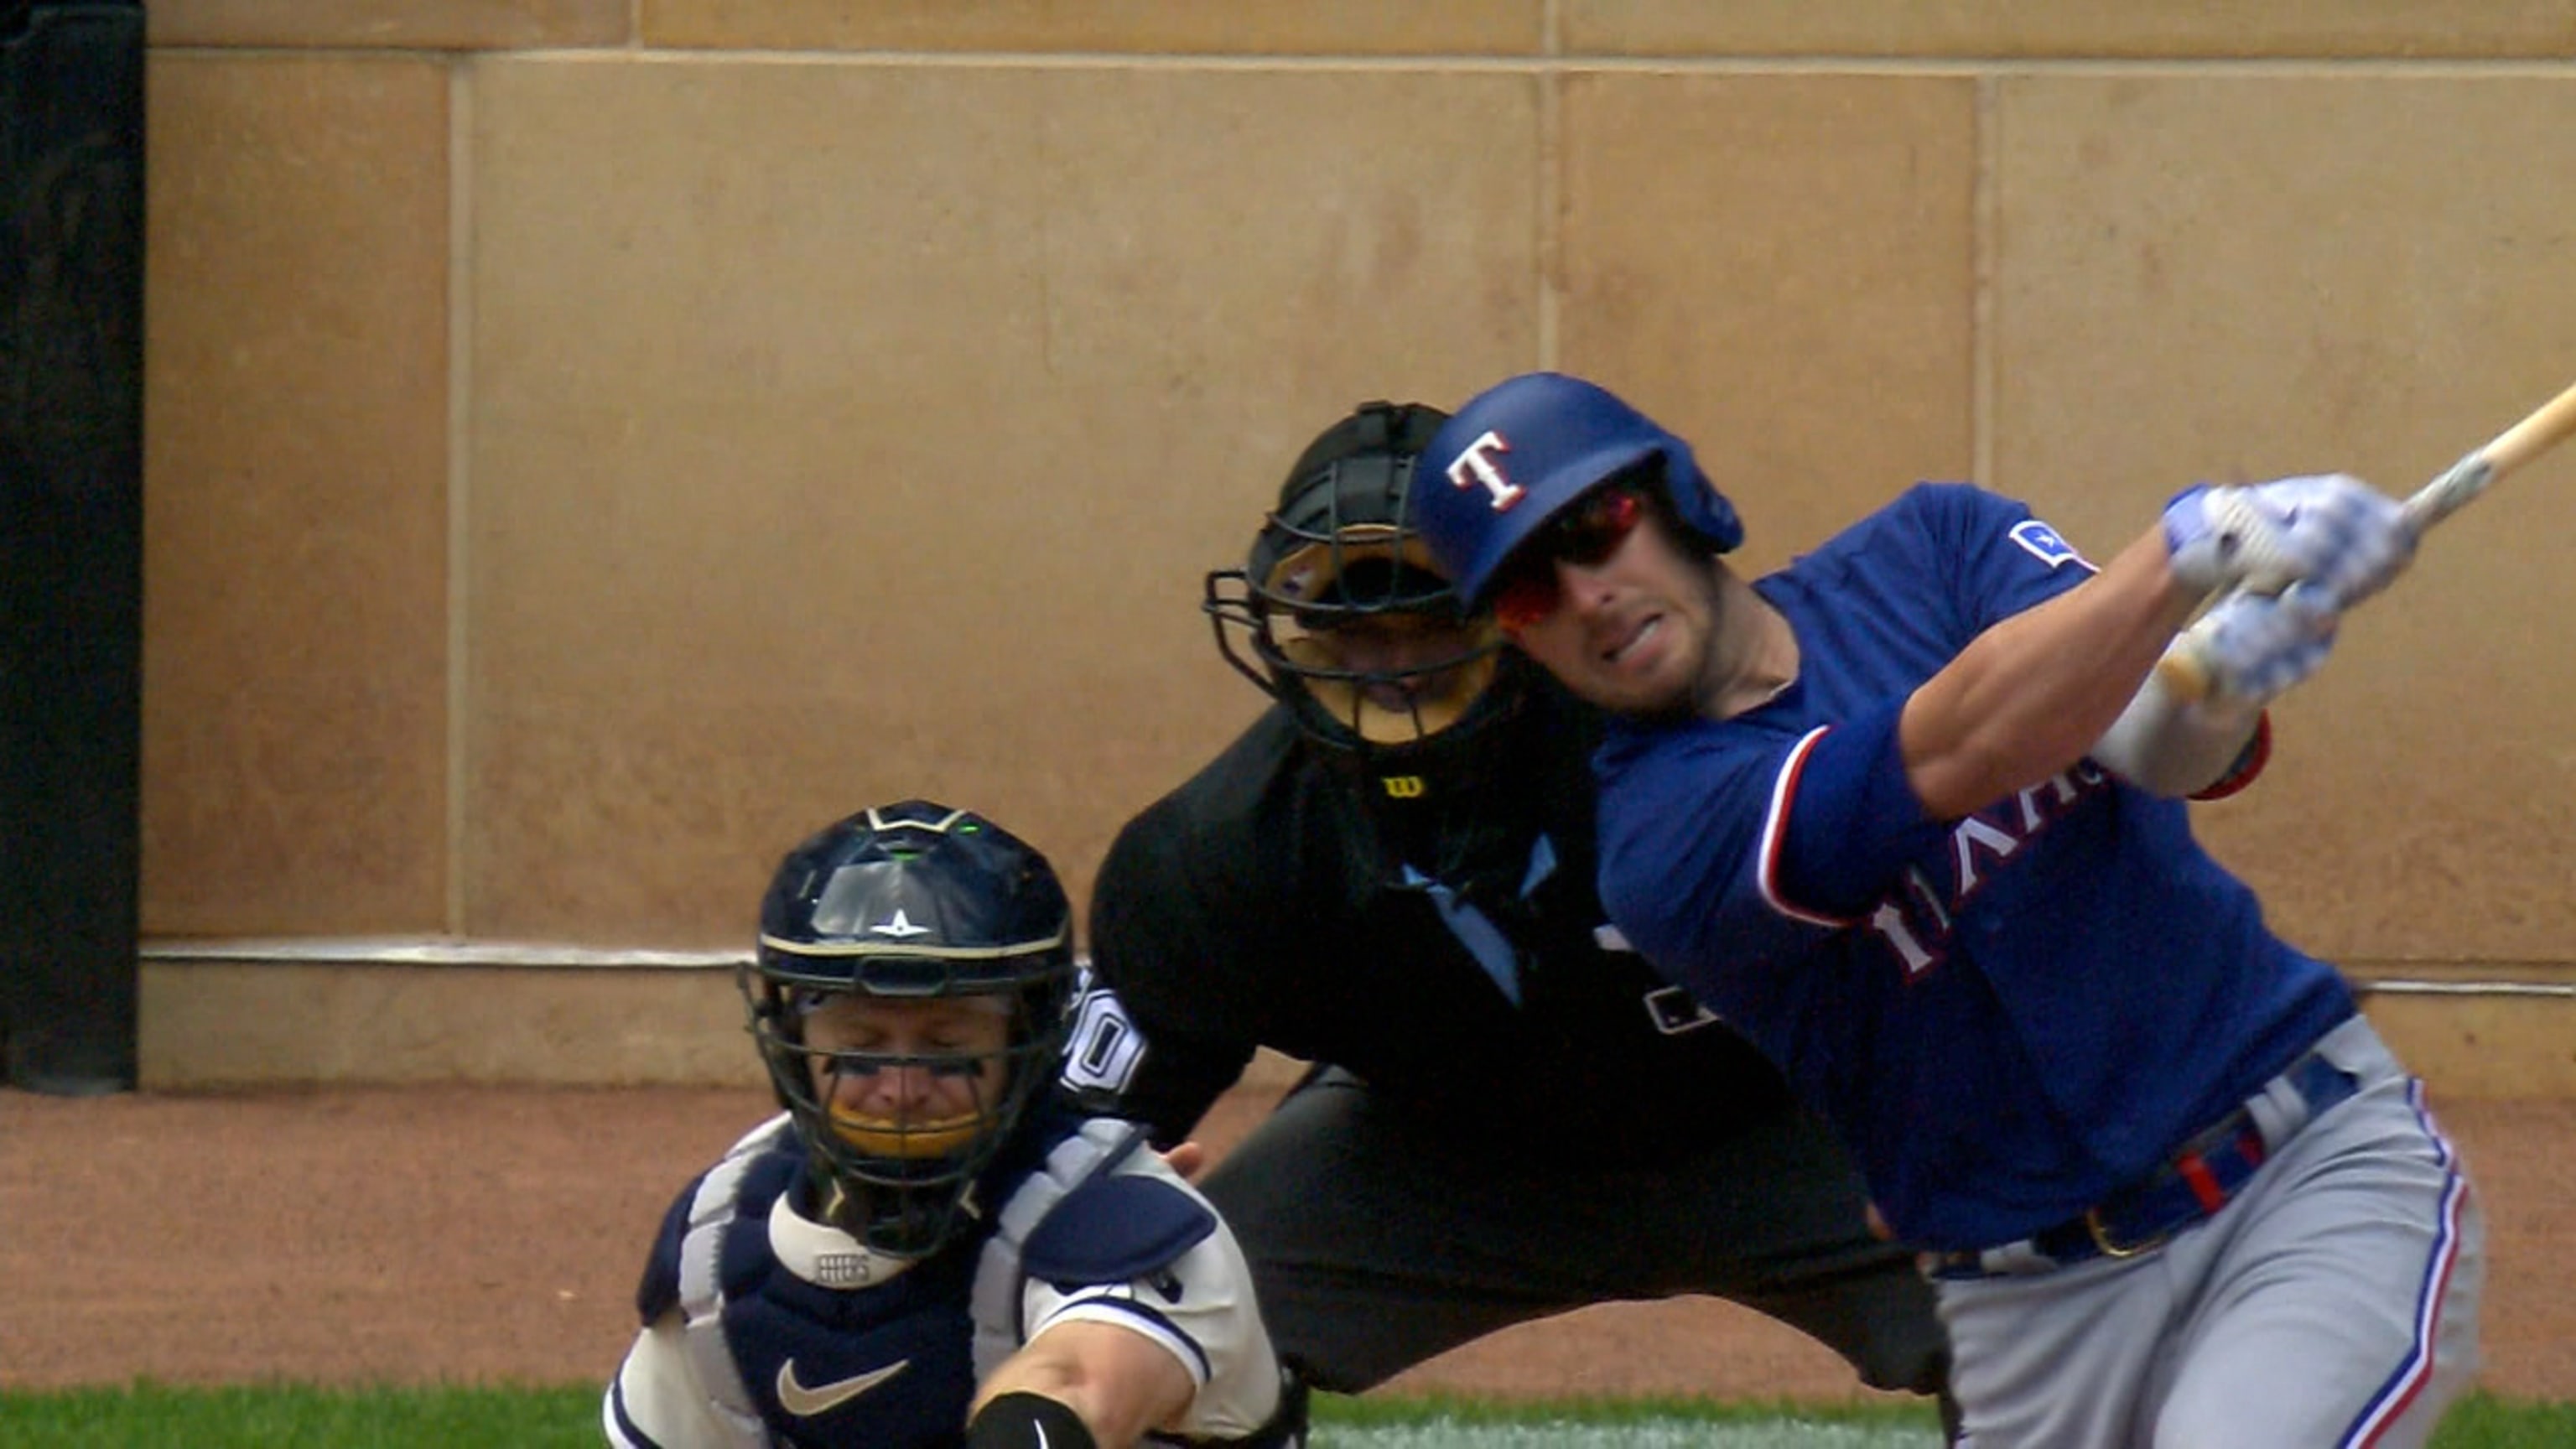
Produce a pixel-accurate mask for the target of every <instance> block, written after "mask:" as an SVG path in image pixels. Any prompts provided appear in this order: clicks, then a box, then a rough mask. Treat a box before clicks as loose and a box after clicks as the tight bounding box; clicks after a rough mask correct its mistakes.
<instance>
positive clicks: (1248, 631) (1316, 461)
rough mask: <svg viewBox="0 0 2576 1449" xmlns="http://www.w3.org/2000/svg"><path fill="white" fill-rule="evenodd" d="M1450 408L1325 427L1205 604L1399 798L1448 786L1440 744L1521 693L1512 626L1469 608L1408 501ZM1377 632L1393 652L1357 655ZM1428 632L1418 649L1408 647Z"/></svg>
mask: <svg viewBox="0 0 2576 1449" xmlns="http://www.w3.org/2000/svg"><path fill="white" fill-rule="evenodd" d="M1447 418H1448V415H1447V414H1445V413H1443V412H1441V411H1439V410H1438V409H1436V408H1430V407H1425V406H1423V405H1421V404H1419V403H1407V404H1402V405H1398V404H1395V403H1388V402H1369V403H1362V404H1361V405H1360V406H1359V407H1358V408H1357V409H1355V410H1353V411H1352V413H1351V414H1350V415H1349V416H1348V417H1345V418H1343V419H1342V420H1341V421H1340V422H1337V423H1335V424H1333V425H1332V426H1331V427H1329V428H1327V429H1325V430H1324V431H1323V432H1322V433H1321V434H1320V435H1318V436H1317V437H1316V438H1315V440H1314V441H1313V442H1312V443H1309V444H1308V445H1307V447H1306V450H1305V452H1303V453H1302V454H1300V455H1299V456H1298V459H1297V462H1296V465H1295V466H1294V467H1292V468H1290V469H1289V471H1288V478H1287V481H1286V482H1285V483H1283V484H1281V485H1280V489H1279V504H1278V507H1277V508H1275V509H1273V510H1272V511H1271V512H1270V514H1269V515H1268V516H1267V517H1265V518H1264V519H1263V521H1262V526H1261V531H1260V532H1259V533H1258V534H1257V535H1255V536H1254V538H1253V541H1252V549H1251V554H1250V556H1249V558H1248V559H1247V561H1246V562H1245V564H1244V566H1243V567H1242V568H1238V569H1218V570H1215V571H1214V572H1212V573H1210V574H1209V575H1208V576H1207V581H1206V598H1205V603H1204V605H1203V607H1204V608H1205V610H1206V612H1207V614H1208V615H1209V617H1210V620H1211V621H1212V623H1213V625H1214V627H1215V630H1216V641H1217V648H1218V650H1219V651H1220V652H1221V653H1223V654H1224V656H1225V659H1226V662H1227V663H1229V664H1232V665H1233V666H1234V667H1235V669H1236V670H1237V671H1239V672H1240V673H1242V674H1243V676H1244V677H1245V678H1247V679H1249V680H1251V681H1252V682H1253V683H1254V684H1255V685H1258V686H1259V687H1260V688H1261V689H1262V691H1263V692H1264V693H1266V694H1268V695H1270V696H1271V697H1272V698H1274V699H1277V700H1278V701H1280V703H1282V704H1284V705H1285V706H1287V708H1288V710H1289V712H1290V714H1291V715H1293V716H1294V717H1295V719H1296V720H1297V722H1298V724H1299V726H1300V727H1301V728H1302V729H1303V730H1304V731H1305V732H1306V734H1307V735H1308V736H1309V737H1311V738H1313V739H1314V740H1316V741H1317V742H1319V743H1321V744H1323V745H1326V746H1328V747H1330V748H1332V749H1335V750H1339V751H1344V752H1349V753H1354V754H1357V755H1359V756H1362V757H1364V758H1365V759H1366V760H1367V762H1368V765H1369V767H1370V768H1371V769H1372V770H1374V771H1376V772H1377V773H1378V774H1380V775H1381V776H1383V777H1385V781H1386V793H1387V794H1388V795H1389V796H1390V797H1391V798H1395V799H1400V800H1413V799H1421V798H1424V797H1425V796H1426V795H1428V794H1429V793H1432V792H1434V791H1436V790H1437V789H1438V788H1439V786H1440V785H1441V784H1442V783H1443V782H1444V776H1445V775H1447V774H1448V773H1450V772H1447V771H1444V770H1443V769H1442V765H1443V759H1442V755H1443V753H1445V752H1446V751H1447V750H1450V749H1452V748H1454V747H1455V746H1456V742H1457V741H1459V740H1461V739H1462V738H1464V737H1466V736H1468V735H1470V734H1472V733H1473V732H1474V731H1476V730H1477V729H1479V728H1481V727H1482V726H1483V725H1484V724H1485V723H1486V722H1488V721H1490V720H1491V719H1493V718H1496V717H1498V716H1499V715H1501V714H1503V713H1505V712H1507V711H1508V709H1509V707H1510V704H1511V701H1512V700H1513V699H1514V698H1515V697H1516V691H1515V690H1514V689H1513V688H1512V687H1510V684H1511V681H1510V679H1509V677H1508V676H1510V675H1511V673H1512V669H1511V666H1509V665H1508V664H1507V663H1506V661H1505V659H1504V658H1503V657H1502V655H1501V653H1500V644H1501V636H1500V635H1499V634H1497V633H1496V632H1495V630H1494V627H1493V624H1492V621H1491V620H1490V619H1488V618H1485V617H1484V616H1482V615H1480V614H1477V613H1474V612H1472V611H1470V610H1468V609H1466V608H1464V607H1463V606H1462V605H1461V604H1460V602H1459V598H1458V592H1457V590H1456V589H1455V588H1453V587H1452V586H1451V585H1450V584H1449V582H1448V580H1446V579H1444V578H1443V577H1441V576H1440V574H1439V573H1438V572H1436V571H1435V569H1434V567H1433V565H1432V562H1431V557H1430V554H1429V551H1428V550H1427V549H1426V548H1425V547H1424V544H1423V541H1422V539H1421V537H1420V536H1419V535H1418V534H1416V533H1415V531H1414V529H1413V525H1412V520H1411V518H1410V516H1409V514H1408V512H1407V507H1408V504H1407V500H1408V497H1409V493H1408V489H1407V486H1406V485H1407V482H1408V480H1409V479H1410V478H1411V476H1412V472H1413V463H1414V458H1415V456H1416V455H1417V454H1418V453H1419V452H1420V451H1421V449H1422V447H1423V445H1424V444H1425V443H1427V442H1428V441H1430V439H1431V437H1432V436H1433V434H1434V433H1436V432H1437V431H1438V430H1439V428H1440V426H1441V424H1442V423H1443V422H1445V421H1447ZM1370 630H1375V631H1379V632H1380V633H1381V634H1382V635H1383V636H1385V637H1384V638H1382V639H1381V640H1380V642H1379V643H1377V644H1376V645H1375V646H1373V647H1374V648H1375V649H1376V650H1377V652H1381V653H1385V654H1387V655H1388V656H1389V657H1387V658H1386V659H1383V660H1380V661H1376V662H1357V656H1358V654H1359V652H1360V650H1359V644H1358V641H1357V639H1356V637H1355V636H1357V635H1359V634H1361V633H1363V632H1367V631H1370ZM1415 631H1419V633H1420V637H1421V640H1422V641H1423V642H1422V643H1421V644H1418V645H1417V644H1408V643H1405V642H1403V641H1404V640H1405V639H1406V638H1407V637H1408V636H1409V635H1411V634H1412V633H1414V632H1415ZM1385 639H1393V640H1395V641H1396V642H1395V643H1393V644H1391V645H1390V644H1388V643H1386V642H1385ZM1435 745H1436V748H1435Z"/></svg>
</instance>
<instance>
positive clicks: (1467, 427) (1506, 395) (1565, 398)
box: [1412, 372, 1744, 605]
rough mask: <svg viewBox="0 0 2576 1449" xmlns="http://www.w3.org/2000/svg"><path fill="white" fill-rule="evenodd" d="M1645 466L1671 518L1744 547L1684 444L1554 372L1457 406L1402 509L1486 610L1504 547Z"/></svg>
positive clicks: (1718, 542)
mask: <svg viewBox="0 0 2576 1449" xmlns="http://www.w3.org/2000/svg"><path fill="white" fill-rule="evenodd" d="M1642 470H1651V476H1652V477H1653V478H1655V479H1659V480H1660V488H1661V491H1662V493H1663V496H1664V498H1665V501H1666V502H1667V503H1668V504H1669V505H1670V512H1671V516H1672V517H1673V519H1675V520H1676V521H1678V522H1679V523H1680V524H1681V526H1682V528H1683V529H1684V531H1685V532H1687V533H1688V534H1690V535H1691V536H1692V538H1693V539H1694V540H1695V541H1697V542H1698V543H1699V544H1701V545H1702V546H1704V547H1706V548H1709V549H1711V550H1713V551H1715V552H1718V553H1724V552H1726V551H1727V550H1728V549H1731V548H1733V547H1735V546H1736V545H1737V544H1739V543H1742V542H1743V541H1744V525H1743V524H1742V523H1741V522H1740V521H1739V520H1738V519H1737V518H1736V516H1735V506H1734V505H1733V504H1731V503H1729V502H1727V501H1726V497H1725V495H1724V494H1721V493H1719V492H1718V491H1717V487H1716V485H1715V484H1713V483H1711V482H1709V480H1708V477H1707V475H1706V474H1704V473H1702V472H1701V471H1700V469H1699V464H1698V462H1697V461H1695V460H1694V459H1693V458H1692V457H1691V450H1690V445H1689V444H1688V443H1685V442H1683V441H1682V440H1681V439H1680V438H1678V437H1675V436H1674V435H1673V434H1671V433H1669V432H1666V431H1665V430H1664V429H1663V428H1661V427H1659V426H1657V425H1656V424H1655V422H1654V421H1653V420H1651V419H1649V418H1648V417H1647V416H1646V415H1645V414H1643V413H1641V412H1639V411H1637V410H1636V409H1635V408H1633V407H1630V406H1629V405H1628V404H1627V403H1625V402H1623V401H1621V400H1620V399H1619V398H1618V397H1617V396H1615V395H1613V394H1612V393H1611V392H1610V391H1609V390H1608V389H1607V388H1604V387H1602V386H1600V385H1599V384H1597V383H1591V382H1586V381H1584V380H1582V379H1581V378H1575V377H1567V376H1565V375H1564V374H1562V373H1555V372H1531V373H1524V374H1522V375H1521V376H1519V377H1514V378H1509V379H1506V380H1504V381H1502V382H1499V383H1496V384H1495V385H1494V386H1492V387H1490V388H1487V389H1486V390H1485V391H1483V392H1481V393H1478V394H1477V395H1476V396H1475V397H1473V398H1470V399H1468V401H1467V404H1466V406H1464V407H1462V408H1460V409H1459V410H1458V415H1457V416H1456V417H1453V418H1451V419H1450V420H1449V421H1448V422H1447V423H1446V424H1444V425H1442V427H1441V429H1440V431H1439V433H1438V435H1436V436H1435V437H1433V438H1432V439H1431V442H1430V444H1429V445H1428V446H1427V447H1425V448H1424V449H1423V453H1422V466H1421V467H1419V468H1417V469H1415V473H1414V483H1413V497H1412V506H1413V513H1414V516H1415V519H1416V521H1417V523H1418V524H1419V526H1420V528H1421V530H1422V537H1423V540H1424V542H1426V543H1427V544H1429V545H1430V551H1431V557H1432V558H1433V559H1435V560H1436V561H1437V562H1438V564H1439V566H1440V568H1441V570H1442V571H1443V572H1444V573H1447V574H1448V575H1449V576H1450V577H1452V578H1454V579H1455V580H1457V583H1458V590H1459V592H1460V594H1462V595H1463V596H1464V597H1465V598H1466V599H1467V600H1468V601H1469V602H1471V603H1474V604H1478V605H1482V604H1483V603H1485V602H1487V595H1488V592H1489V591H1490V590H1491V588H1492V587H1493V582H1494V575H1495V573H1496V571H1497V570H1499V569H1500V568H1501V567H1502V564H1503V561H1504V560H1505V559H1507V558H1509V557H1510V556H1511V552H1512V550H1513V549H1515V548H1517V547H1519V546H1520V545H1521V543H1522V542H1523V541H1524V540H1526V539H1527V538H1529V536H1530V535H1531V534H1534V533H1536V532H1538V530H1539V528H1540V527H1541V525H1543V524H1545V523H1546V522H1547V521H1548V520H1549V519H1550V518H1553V517H1555V516H1556V514H1557V513H1558V512H1559V511H1560V510H1562V509H1563V508H1564V507H1565V506H1566V505H1567V504H1569V503H1572V502H1573V501H1574V500H1575V499H1577V498H1579V497H1581V496H1582V495H1583V494H1585V493H1587V492H1589V491H1591V490H1592V489H1593V488H1595V487H1597V486H1599V485H1600V484H1602V483H1605V482H1607V481H1609V480H1610V479H1612V478H1614V477H1619V476H1621V475H1624V474H1629V473H1631V472H1634V471H1642Z"/></svg>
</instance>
